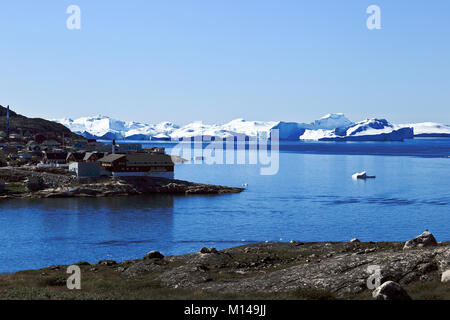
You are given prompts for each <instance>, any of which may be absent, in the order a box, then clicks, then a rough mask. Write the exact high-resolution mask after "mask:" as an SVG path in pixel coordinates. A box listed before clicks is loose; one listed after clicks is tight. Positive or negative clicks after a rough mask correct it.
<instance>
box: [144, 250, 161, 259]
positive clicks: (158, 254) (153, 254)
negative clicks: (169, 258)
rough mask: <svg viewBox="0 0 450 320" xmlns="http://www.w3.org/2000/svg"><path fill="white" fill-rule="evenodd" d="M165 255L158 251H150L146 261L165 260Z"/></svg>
mask: <svg viewBox="0 0 450 320" xmlns="http://www.w3.org/2000/svg"><path fill="white" fill-rule="evenodd" d="M163 258H164V255H163V254H162V253H161V252H159V251H156V250H153V251H150V252H149V253H147V254H146V255H145V257H144V259H163Z"/></svg>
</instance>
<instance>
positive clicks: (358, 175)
mask: <svg viewBox="0 0 450 320" xmlns="http://www.w3.org/2000/svg"><path fill="white" fill-rule="evenodd" d="M352 178H353V179H362V180H365V179H375V178H376V176H368V175H367V172H366V171H363V172H357V173H355V174H354V175H352Z"/></svg>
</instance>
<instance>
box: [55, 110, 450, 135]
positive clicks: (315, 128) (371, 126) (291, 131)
mask: <svg viewBox="0 0 450 320" xmlns="http://www.w3.org/2000/svg"><path fill="white" fill-rule="evenodd" d="M53 121H55V122H58V123H61V124H63V125H65V126H66V127H68V128H69V129H70V130H71V131H73V132H75V133H79V134H81V135H83V136H85V137H87V138H96V139H106V140H108V139H128V140H171V139H181V138H193V137H201V136H203V137H207V136H210V137H216V138H222V139H225V138H229V137H233V136H248V137H257V136H263V137H270V136H271V135H272V133H273V132H274V131H273V130H274V129H277V130H278V133H279V138H280V139H281V140H299V139H300V140H318V141H330V140H333V141H401V140H403V139H409V138H412V137H413V136H414V134H415V135H416V136H417V135H419V136H421V135H436V136H437V135H439V136H445V135H449V136H450V126H448V125H442V124H438V123H431V122H426V123H417V124H403V125H394V124H391V123H389V122H388V121H387V120H384V119H367V120H364V121H361V122H357V123H354V122H352V121H350V120H349V119H347V118H346V117H345V116H344V115H343V114H342V113H333V114H327V115H326V116H324V117H322V118H320V119H319V120H316V121H314V122H311V123H300V122H285V121H247V120H244V119H236V120H233V121H230V122H228V123H225V124H204V123H202V122H192V123H190V124H187V125H185V126H182V127H180V126H177V125H175V124H173V123H171V122H162V123H159V124H156V125H154V124H146V123H141V122H134V121H130V122H126V121H121V120H115V119H112V118H110V117H106V116H102V115H98V116H94V117H84V118H79V119H75V120H72V119H59V120H53Z"/></svg>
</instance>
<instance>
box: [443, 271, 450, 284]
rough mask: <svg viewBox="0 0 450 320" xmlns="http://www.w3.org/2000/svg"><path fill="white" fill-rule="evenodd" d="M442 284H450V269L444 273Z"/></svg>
mask: <svg viewBox="0 0 450 320" xmlns="http://www.w3.org/2000/svg"><path fill="white" fill-rule="evenodd" d="M441 282H444V283H446V282H450V269H449V270H447V271H445V272H443V273H442V277H441Z"/></svg>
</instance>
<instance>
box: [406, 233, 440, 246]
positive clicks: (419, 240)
mask: <svg viewBox="0 0 450 320" xmlns="http://www.w3.org/2000/svg"><path fill="white" fill-rule="evenodd" d="M437 245H438V243H437V241H436V239H435V238H434V236H433V235H432V234H431V232H429V231H428V230H427V231H425V232H424V233H422V234H421V235H419V236H417V237H415V238H414V239H411V240H408V241H406V243H405V246H404V247H403V250H406V249H412V248H423V247H432V246H437Z"/></svg>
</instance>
